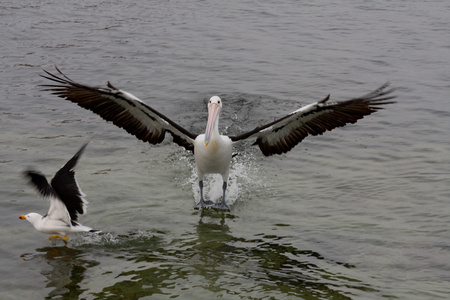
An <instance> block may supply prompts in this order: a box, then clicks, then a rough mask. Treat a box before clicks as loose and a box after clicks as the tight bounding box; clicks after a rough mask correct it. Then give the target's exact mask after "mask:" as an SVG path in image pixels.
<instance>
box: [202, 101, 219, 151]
mask: <svg viewBox="0 0 450 300" xmlns="http://www.w3.org/2000/svg"><path fill="white" fill-rule="evenodd" d="M221 109H222V100H221V99H220V98H219V97H218V96H212V97H211V98H210V99H209V103H208V124H206V131H205V145H206V146H208V143H209V141H210V139H211V134H212V132H213V129H214V127H217V126H218V122H219V113H220V110H221ZM216 129H217V130H218V128H216Z"/></svg>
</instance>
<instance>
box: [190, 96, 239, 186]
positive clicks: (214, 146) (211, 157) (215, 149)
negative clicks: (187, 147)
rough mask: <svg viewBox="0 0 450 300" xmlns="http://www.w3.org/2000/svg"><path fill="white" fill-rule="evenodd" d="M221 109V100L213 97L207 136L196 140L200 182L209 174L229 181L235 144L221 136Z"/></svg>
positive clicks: (196, 160) (209, 108) (201, 135)
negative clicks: (217, 175)
mask: <svg viewBox="0 0 450 300" xmlns="http://www.w3.org/2000/svg"><path fill="white" fill-rule="evenodd" d="M221 109H222V101H221V99H220V98H219V97H217V96H213V97H211V99H209V103H208V123H207V125H206V131H205V134H200V135H198V136H197V137H196V138H195V140H194V157H195V162H196V165H197V175H198V179H199V181H201V180H203V176H204V175H205V174H208V173H215V174H220V175H222V179H223V181H224V182H226V181H227V180H228V175H229V173H230V163H231V155H232V150H233V142H232V141H231V139H230V138H229V137H227V136H224V135H220V134H219V115H220V110H221Z"/></svg>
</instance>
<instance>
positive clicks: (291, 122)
mask: <svg viewBox="0 0 450 300" xmlns="http://www.w3.org/2000/svg"><path fill="white" fill-rule="evenodd" d="M56 70H57V72H58V73H59V74H53V73H50V72H48V71H46V70H44V72H45V73H46V74H43V75H41V76H42V77H44V78H46V79H49V80H51V81H53V82H54V83H53V84H45V85H42V87H43V88H44V90H46V91H50V92H51V93H52V94H54V95H56V96H58V97H61V98H63V99H66V100H69V101H71V102H74V103H76V104H78V105H79V106H81V107H83V108H85V109H88V110H91V111H93V112H94V113H96V114H98V115H99V116H100V117H102V118H103V119H104V120H106V121H111V122H112V123H113V124H114V125H116V126H118V127H120V128H123V129H125V130H126V131H127V132H128V133H130V134H132V135H134V136H135V137H137V138H138V139H139V140H141V141H143V142H148V143H151V144H158V143H161V142H162V141H163V140H164V137H165V134H166V133H169V134H170V135H171V136H172V138H173V142H175V143H176V144H178V145H180V146H182V147H184V148H185V149H186V150H189V151H192V152H193V153H194V157H195V163H196V169H197V175H198V184H199V188H200V201H199V202H198V203H197V204H196V205H195V208H196V209H200V208H210V207H213V208H217V209H221V210H229V209H230V208H229V206H228V205H227V204H226V198H225V194H226V189H227V180H228V175H229V173H230V162H231V158H232V149H233V144H235V143H237V142H240V141H242V140H245V139H254V140H255V142H254V143H253V145H258V146H259V148H260V149H261V151H262V153H263V154H264V155H265V156H270V155H274V154H282V153H286V152H288V151H290V150H291V149H292V148H293V147H295V146H296V145H297V144H298V143H300V142H301V141H302V140H303V139H304V138H305V137H307V136H308V135H321V134H323V133H324V132H325V131H330V130H332V129H334V128H336V127H342V126H345V125H346V124H349V123H355V122H356V121H357V120H359V119H362V118H363V117H364V116H366V115H370V114H371V113H373V112H375V111H377V110H379V109H382V106H383V105H386V104H391V103H393V102H392V101H390V100H391V99H393V98H395V96H394V95H392V92H393V91H394V89H387V88H388V86H389V83H385V84H384V85H382V86H381V87H379V88H378V89H376V90H375V91H373V92H370V93H368V94H366V95H364V96H362V97H358V98H353V99H350V100H347V101H342V102H328V100H329V98H330V96H329V95H328V96H327V97H325V98H324V99H323V100H321V101H318V102H314V103H311V104H309V105H306V106H303V107H300V108H299V109H297V110H295V111H293V112H291V113H289V114H287V115H286V116H284V117H282V118H280V119H277V120H275V121H273V122H270V123H268V124H265V125H263V126H259V127H256V128H255V129H253V130H251V131H249V132H247V133H243V134H240V135H236V136H225V135H220V133H219V115H220V111H221V110H222V105H223V101H222V99H220V98H219V97H218V96H213V97H211V98H210V99H209V102H208V122H207V124H206V130H205V133H204V134H199V135H197V134H193V133H191V132H190V131H188V130H186V129H185V128H183V127H181V126H180V125H178V124H177V123H175V122H174V121H172V120H171V119H169V118H168V117H166V116H165V115H163V114H161V113H160V112H158V111H156V110H155V109H153V108H152V107H150V106H148V105H147V104H145V103H144V102H143V101H141V100H140V99H138V98H137V97H135V96H134V95H132V94H130V93H128V92H126V91H124V90H120V89H117V88H116V87H114V86H113V85H112V84H111V83H110V82H108V83H107V86H106V87H104V88H101V87H92V86H88V85H83V84H80V83H77V82H75V81H73V80H72V79H70V78H69V77H67V76H66V75H64V74H63V73H62V72H61V71H60V70H59V69H58V68H57V67H56ZM55 83H56V84H55ZM210 173H216V174H220V175H221V176H222V180H223V185H222V190H223V196H222V201H221V202H220V203H213V202H212V201H209V200H208V201H207V200H205V199H204V198H203V178H204V176H205V174H210Z"/></svg>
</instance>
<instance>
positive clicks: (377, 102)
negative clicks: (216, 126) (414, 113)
mask: <svg viewBox="0 0 450 300" xmlns="http://www.w3.org/2000/svg"><path fill="white" fill-rule="evenodd" d="M388 86H389V83H386V84H384V85H382V86H381V87H379V88H378V89H376V90H375V91H373V92H371V93H368V94H367V95H364V96H362V97H358V98H354V99H351V100H347V101H342V102H327V101H328V100H329V98H330V96H328V97H326V98H325V99H323V100H322V101H319V102H315V103H312V104H309V105H306V106H304V107H301V108H300V109H297V110H296V111H294V112H292V113H290V114H288V115H287V116H285V117H283V118H280V119H278V120H276V121H273V122H271V123H269V124H266V125H263V126H259V127H257V128H255V129H253V130H252V131H249V132H247V133H244V134H241V135H238V136H230V138H231V140H232V141H233V142H237V141H240V140H243V139H248V138H256V142H255V143H254V145H258V146H259V148H260V149H261V151H262V153H263V154H264V155H265V156H269V155H273V154H282V153H286V152H288V151H289V150H291V149H292V148H294V147H295V146H296V145H297V144H298V143H300V142H301V141H302V140H303V139H304V138H305V137H307V136H308V135H318V134H322V133H324V132H325V131H329V130H333V129H334V128H336V127H342V126H345V125H347V124H349V123H356V121H358V120H359V119H362V118H364V116H366V115H370V114H371V113H373V112H375V111H377V110H379V109H382V108H383V107H382V106H383V105H386V104H391V103H394V102H393V101H390V100H391V99H394V98H395V96H394V95H392V92H393V91H394V89H388V90H386V88H387V87H388Z"/></svg>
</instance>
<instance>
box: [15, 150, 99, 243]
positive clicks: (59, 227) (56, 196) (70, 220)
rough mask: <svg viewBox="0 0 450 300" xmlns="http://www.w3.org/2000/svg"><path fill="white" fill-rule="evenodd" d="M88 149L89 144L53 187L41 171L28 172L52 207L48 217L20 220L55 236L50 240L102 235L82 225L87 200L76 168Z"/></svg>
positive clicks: (61, 172) (57, 177) (58, 176)
mask: <svg viewBox="0 0 450 300" xmlns="http://www.w3.org/2000/svg"><path fill="white" fill-rule="evenodd" d="M86 146H87V144H85V145H84V146H83V147H81V149H80V150H79V151H78V152H77V153H76V154H75V155H74V157H72V159H70V160H69V161H68V162H67V163H66V164H65V165H64V166H63V167H62V168H61V169H60V170H59V171H58V172H57V173H56V174H55V176H54V177H53V179H52V181H51V185H50V184H49V183H48V182H47V179H46V178H45V176H44V175H42V174H40V173H39V172H37V171H32V170H29V171H26V172H25V175H26V176H27V177H29V178H30V182H31V183H32V184H33V185H34V186H35V187H36V189H37V190H38V192H39V193H40V194H41V195H42V196H44V197H45V198H48V200H49V202H50V207H49V209H48V212H47V214H46V215H45V216H42V215H40V214H38V213H34V212H32V213H28V214H26V215H21V216H20V219H22V220H28V221H29V222H30V223H31V224H33V226H34V228H36V230H38V231H40V232H43V233H47V234H55V235H54V236H51V237H50V239H54V238H61V239H62V240H64V241H67V239H68V238H67V234H68V233H75V232H85V231H90V232H98V230H94V229H92V228H90V227H87V226H84V225H81V224H80V223H78V213H79V214H83V213H84V212H85V211H86V206H87V201H86V200H85V199H84V198H83V197H84V194H83V192H82V191H81V189H80V187H79V186H78V183H77V182H76V179H75V172H74V170H73V168H74V167H75V165H76V163H77V161H78V159H79V158H80V156H81V154H82V153H83V151H84V149H85V147H86ZM63 236H64V237H63Z"/></svg>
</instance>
